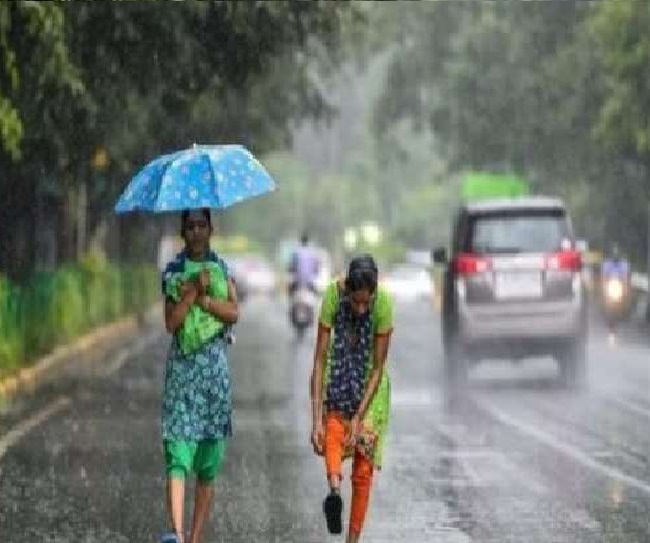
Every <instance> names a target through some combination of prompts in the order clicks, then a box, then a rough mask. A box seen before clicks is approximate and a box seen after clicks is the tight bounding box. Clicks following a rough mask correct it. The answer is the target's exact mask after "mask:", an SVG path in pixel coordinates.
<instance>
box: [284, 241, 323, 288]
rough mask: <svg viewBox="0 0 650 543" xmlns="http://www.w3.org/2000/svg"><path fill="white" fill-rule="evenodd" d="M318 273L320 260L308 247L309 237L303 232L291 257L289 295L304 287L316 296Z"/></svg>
mask: <svg viewBox="0 0 650 543" xmlns="http://www.w3.org/2000/svg"><path fill="white" fill-rule="evenodd" d="M319 272H320V259H319V258H318V255H317V254H316V251H315V250H314V249H313V248H312V247H311V246H310V245H309V235H308V234H307V233H306V232H305V233H303V234H302V236H301V237H300V246H299V247H298V248H297V249H296V250H295V251H294V252H293V254H292V255H291V260H290V262H289V273H290V274H291V275H292V278H291V281H290V283H289V295H290V296H293V294H294V293H295V292H296V290H298V288H299V287H301V286H304V287H306V288H308V289H309V290H311V291H312V292H313V293H314V294H318V290H317V287H316V281H317V279H318V274H319Z"/></svg>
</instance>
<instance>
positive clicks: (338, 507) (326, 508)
mask: <svg viewBox="0 0 650 543" xmlns="http://www.w3.org/2000/svg"><path fill="white" fill-rule="evenodd" d="M323 512H324V513H325V520H326V521H327V530H328V531H329V533H330V534H340V533H341V532H342V531H343V524H342V523H341V513H342V512H343V499H342V498H341V495H340V494H339V493H338V492H336V491H334V490H332V491H331V492H330V493H329V495H328V496H327V498H325V501H324V502H323Z"/></svg>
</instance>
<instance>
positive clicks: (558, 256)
mask: <svg viewBox="0 0 650 543" xmlns="http://www.w3.org/2000/svg"><path fill="white" fill-rule="evenodd" d="M546 269H547V270H562V271H575V272H577V271H580V270H581V269H582V257H581V256H580V253H579V252H578V251H560V252H559V253H554V254H552V255H547V257H546Z"/></svg>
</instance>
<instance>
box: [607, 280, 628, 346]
mask: <svg viewBox="0 0 650 543" xmlns="http://www.w3.org/2000/svg"><path fill="white" fill-rule="evenodd" d="M629 294H630V290H629V285H628V283H627V282H626V281H625V280H624V279H623V278H622V277H617V276H613V277H605V278H603V282H602V309H603V315H604V318H605V322H606V324H607V327H608V329H609V332H610V334H613V333H614V332H615V331H616V326H617V324H618V323H619V322H620V321H622V320H623V319H625V317H626V316H627V311H628V307H629Z"/></svg>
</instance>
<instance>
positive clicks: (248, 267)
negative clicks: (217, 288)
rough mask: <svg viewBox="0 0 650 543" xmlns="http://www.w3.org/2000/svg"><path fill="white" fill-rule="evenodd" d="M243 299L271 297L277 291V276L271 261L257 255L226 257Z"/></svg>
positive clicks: (246, 254)
mask: <svg viewBox="0 0 650 543" xmlns="http://www.w3.org/2000/svg"><path fill="white" fill-rule="evenodd" d="M224 258H225V260H226V262H227V263H228V266H229V267H230V270H231V273H232V274H233V277H234V279H235V283H236V285H237V294H238V296H240V297H242V298H246V297H248V296H250V295H255V294H262V295H271V294H273V293H274V291H275V289H276V285H277V282H276V274H275V271H274V270H273V267H272V266H271V264H270V263H269V261H268V260H267V259H266V258H265V257H264V256H262V255H259V254H256V253H242V254H231V255H224Z"/></svg>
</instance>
